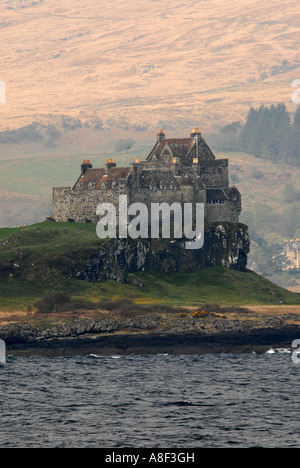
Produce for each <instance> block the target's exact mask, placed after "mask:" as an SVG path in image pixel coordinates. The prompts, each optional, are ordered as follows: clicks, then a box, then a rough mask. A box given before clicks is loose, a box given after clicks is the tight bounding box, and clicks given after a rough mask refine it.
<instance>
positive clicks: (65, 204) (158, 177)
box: [52, 128, 241, 223]
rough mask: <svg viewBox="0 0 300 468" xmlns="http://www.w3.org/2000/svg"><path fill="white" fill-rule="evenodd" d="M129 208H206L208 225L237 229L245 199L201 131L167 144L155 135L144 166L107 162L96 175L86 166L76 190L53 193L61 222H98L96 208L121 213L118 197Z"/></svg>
mask: <svg viewBox="0 0 300 468" xmlns="http://www.w3.org/2000/svg"><path fill="white" fill-rule="evenodd" d="M120 195H127V199H128V203H129V204H132V203H134V202H140V203H144V204H145V205H146V206H147V207H148V208H150V205H151V203H163V202H166V203H168V204H170V205H171V204H172V203H174V202H179V203H181V204H183V203H193V204H196V203H204V206H205V221H206V222H208V223H213V222H223V221H224V222H225V221H229V222H233V223H238V221H239V215H240V212H241V195H240V192H239V191H238V190H237V188H235V187H230V186H229V178H228V159H216V158H215V156H214V154H213V153H212V151H211V150H210V149H209V147H208V145H207V144H206V142H205V141H204V139H203V137H202V135H201V133H200V132H199V129H198V128H195V129H194V130H193V132H192V133H191V135H190V137H189V138H169V139H168V138H166V136H165V134H164V131H163V130H162V129H160V130H159V131H158V133H157V141H156V143H155V146H154V148H153V149H152V151H151V152H150V154H149V155H148V157H147V158H146V160H145V161H140V160H139V159H137V160H136V161H135V162H134V163H132V164H131V165H130V167H117V165H116V162H115V160H114V159H108V160H107V161H106V165H105V167H104V168H100V169H94V168H93V166H92V164H91V161H90V160H84V161H83V162H82V165H81V174H80V176H79V177H78V179H77V181H76V182H75V185H74V186H73V187H59V188H53V214H52V217H53V219H54V220H55V221H58V222H78V223H86V222H93V223H96V222H97V221H98V216H97V215H96V209H97V206H98V205H99V204H100V203H104V202H109V203H112V204H114V206H115V207H116V208H117V207H118V202H119V196H120Z"/></svg>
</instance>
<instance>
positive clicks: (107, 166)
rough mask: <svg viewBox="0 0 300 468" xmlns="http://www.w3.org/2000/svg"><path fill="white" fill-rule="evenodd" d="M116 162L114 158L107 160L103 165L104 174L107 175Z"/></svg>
mask: <svg viewBox="0 0 300 468" xmlns="http://www.w3.org/2000/svg"><path fill="white" fill-rule="evenodd" d="M116 166H117V164H116V160H115V159H114V158H109V159H107V160H106V164H105V173H106V174H108V173H109V171H110V170H111V168H112V167H116Z"/></svg>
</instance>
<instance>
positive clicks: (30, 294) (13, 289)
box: [0, 223, 300, 310]
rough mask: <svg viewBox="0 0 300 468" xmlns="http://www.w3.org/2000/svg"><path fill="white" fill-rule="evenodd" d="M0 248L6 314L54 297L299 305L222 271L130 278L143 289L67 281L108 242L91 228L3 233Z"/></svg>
mask: <svg viewBox="0 0 300 468" xmlns="http://www.w3.org/2000/svg"><path fill="white" fill-rule="evenodd" d="M5 241H8V242H5ZM0 242H1V243H2V246H0V272H1V279H0V309H2V310H4V309H19V310H24V309H26V308H27V307H28V306H32V305H33V304H34V303H35V301H36V300H37V299H39V298H41V297H43V296H44V295H45V294H47V293H50V292H54V291H64V292H67V293H68V294H70V295H71V296H73V297H86V298H89V299H92V300H95V301H99V300H101V299H119V298H123V297H127V298H131V299H133V300H135V301H137V302H140V303H156V302H158V303H167V304H174V305H176V304H178V305H201V304H202V303H203V304H204V303H212V302H213V303H219V304H224V305H227V304H229V305H230V304H239V305H246V304H257V305H258V304H278V303H279V301H283V302H284V304H299V303H300V295H299V294H294V293H291V292H289V291H286V290H285V289H282V288H280V287H278V286H276V285H274V284H273V283H271V282H269V281H268V280H266V279H265V278H263V277H261V276H259V275H257V274H255V273H253V272H251V271H246V272H243V273H242V272H237V271H233V270H229V269H227V268H222V267H215V268H208V269H205V270H201V271H199V272H197V273H192V274H186V273H185V274H183V273H177V274H171V275H164V276H161V275H158V274H154V273H152V272H147V273H137V274H134V275H130V277H129V278H131V279H139V280H140V281H141V282H142V283H143V287H140V286H137V285H135V284H134V282H129V283H125V284H120V283H118V282H116V281H111V280H108V281H102V282H97V283H88V282H85V281H80V280H76V279H72V280H70V279H67V278H66V276H65V271H67V270H68V267H69V265H70V264H73V265H76V264H80V263H81V264H82V262H84V260H85V259H86V258H87V257H88V256H89V254H90V253H91V252H92V251H93V250H94V249H95V248H96V249H97V248H100V247H101V244H103V242H105V241H100V240H99V239H98V238H97V236H96V232H95V225H92V224H88V225H85V224H64V223H61V224H56V223H41V224H36V225H34V226H28V227H22V228H11V229H0ZM102 247H103V245H102Z"/></svg>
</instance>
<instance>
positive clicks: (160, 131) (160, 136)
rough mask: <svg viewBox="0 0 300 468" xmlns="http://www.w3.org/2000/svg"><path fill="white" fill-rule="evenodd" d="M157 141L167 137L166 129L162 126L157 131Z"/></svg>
mask: <svg viewBox="0 0 300 468" xmlns="http://www.w3.org/2000/svg"><path fill="white" fill-rule="evenodd" d="M156 136H157V141H162V140H164V139H165V138H166V135H165V134H164V131H163V129H162V128H160V129H159V130H158V132H157V135H156Z"/></svg>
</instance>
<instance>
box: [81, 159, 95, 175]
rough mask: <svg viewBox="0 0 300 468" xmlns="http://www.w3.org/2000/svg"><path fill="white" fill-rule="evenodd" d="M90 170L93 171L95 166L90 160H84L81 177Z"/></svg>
mask: <svg viewBox="0 0 300 468" xmlns="http://www.w3.org/2000/svg"><path fill="white" fill-rule="evenodd" d="M88 169H93V166H92V164H91V161H90V160H89V159H84V160H83V161H82V164H81V175H84V174H85V173H86V171H87V170H88Z"/></svg>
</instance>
